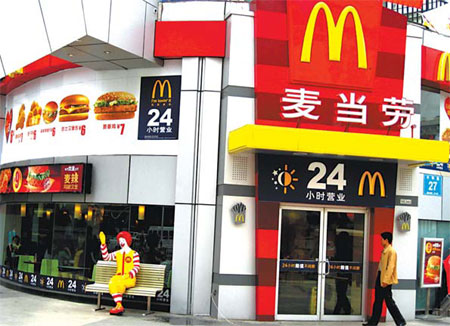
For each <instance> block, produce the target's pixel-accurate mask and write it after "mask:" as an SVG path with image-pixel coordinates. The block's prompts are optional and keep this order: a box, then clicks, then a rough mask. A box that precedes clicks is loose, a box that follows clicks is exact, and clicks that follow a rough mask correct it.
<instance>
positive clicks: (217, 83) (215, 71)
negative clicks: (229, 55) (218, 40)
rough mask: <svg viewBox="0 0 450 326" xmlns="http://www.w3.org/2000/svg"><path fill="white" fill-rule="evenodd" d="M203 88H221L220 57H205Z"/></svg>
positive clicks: (218, 90)
mask: <svg viewBox="0 0 450 326" xmlns="http://www.w3.org/2000/svg"><path fill="white" fill-rule="evenodd" d="M203 90H205V91H216V92H220V91H221V90H222V59H221V58H205V74H204V76H203Z"/></svg>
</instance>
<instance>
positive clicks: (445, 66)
mask: <svg viewBox="0 0 450 326" xmlns="http://www.w3.org/2000/svg"><path fill="white" fill-rule="evenodd" d="M437 80H438V81H447V82H450V53H448V52H444V53H442V54H441V57H440V58H439V65H438V72H437Z"/></svg>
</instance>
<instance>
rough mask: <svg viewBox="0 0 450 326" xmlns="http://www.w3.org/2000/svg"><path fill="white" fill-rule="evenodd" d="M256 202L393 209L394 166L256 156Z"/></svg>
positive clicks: (265, 155)
mask: <svg viewBox="0 0 450 326" xmlns="http://www.w3.org/2000/svg"><path fill="white" fill-rule="evenodd" d="M257 162H258V200H261V201H278V202H291V203H309V204H322V205H347V206H363V207H394V206H395V191H396V190H395V185H396V180H397V164H395V163H385V162H364V161H356V160H344V159H342V160H337V159H328V158H305V157H298V156H297V157H296V156H286V155H268V154H259V155H258V160H257Z"/></svg>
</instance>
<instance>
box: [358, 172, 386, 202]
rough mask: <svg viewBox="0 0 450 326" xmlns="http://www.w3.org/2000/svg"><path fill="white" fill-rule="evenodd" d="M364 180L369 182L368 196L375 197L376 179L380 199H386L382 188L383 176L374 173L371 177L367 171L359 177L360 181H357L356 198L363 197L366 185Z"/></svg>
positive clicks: (384, 190)
mask: <svg viewBox="0 0 450 326" xmlns="http://www.w3.org/2000/svg"><path fill="white" fill-rule="evenodd" d="M366 178H367V179H368V180H369V195H371V196H373V195H375V183H376V181H377V179H378V181H379V182H380V197H386V189H385V187H384V180H383V176H382V175H381V173H380V172H375V173H374V174H373V175H372V174H371V173H370V172H369V171H366V172H364V173H363V175H362V176H361V179H360V180H359V189H358V196H363V195H364V184H365V183H366Z"/></svg>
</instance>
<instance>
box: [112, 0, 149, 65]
mask: <svg viewBox="0 0 450 326" xmlns="http://www.w3.org/2000/svg"><path fill="white" fill-rule="evenodd" d="M145 6H146V3H145V2H144V1H142V0H112V3H111V22H110V31H109V43H110V44H112V45H115V46H117V47H119V48H121V49H124V50H126V51H128V52H131V53H133V54H135V55H138V56H141V57H142V56H143V55H144V25H145ZM127 17H130V19H127Z"/></svg>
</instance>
